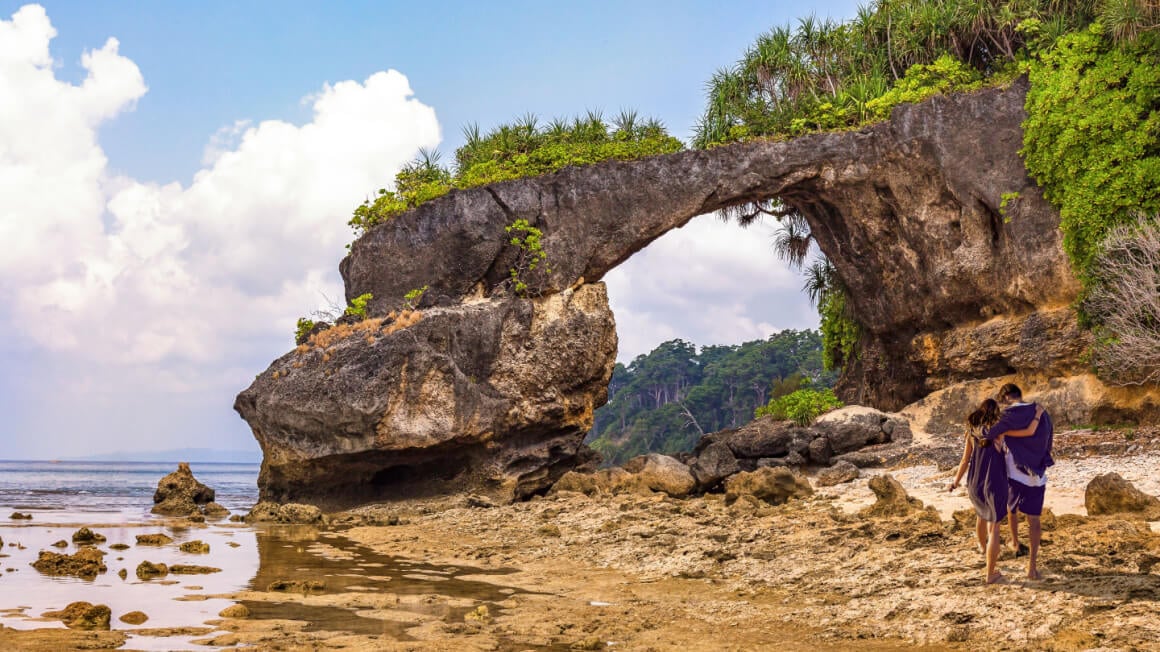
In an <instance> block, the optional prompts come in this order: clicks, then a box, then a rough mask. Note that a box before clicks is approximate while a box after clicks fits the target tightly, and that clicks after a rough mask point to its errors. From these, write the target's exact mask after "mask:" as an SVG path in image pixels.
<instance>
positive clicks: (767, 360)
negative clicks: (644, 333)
mask: <svg viewBox="0 0 1160 652" xmlns="http://www.w3.org/2000/svg"><path fill="white" fill-rule="evenodd" d="M834 381H835V374H833V373H829V372H826V371H824V370H823V368H822V342H821V336H820V335H819V334H818V333H817V332H816V331H808V330H807V331H794V330H786V331H781V332H779V333H776V334H774V335H771V336H770V337H769V339H767V340H756V341H753V342H746V343H744V344H740V345H734V346H704V347H701V349H700V351H699V352H698V350H697V347H696V346H694V345H693V344H691V343H689V342H685V341H682V340H672V341H669V342H665V343H663V344H661V345H659V346H658V347H657V348H656V349H654V350H653V351H651V352H650V353H648V354H646V355H640V356H637V358H636V359H635V360H633V361H632V363H631V364H629V365H628V366H625V365H622V364H617V365H616V368H615V370H614V371H613V374H612V381H611V383H609V388H608V392H609V399H608V404H607V405H605V406H604V407H602V408H600V409H599V410H597V411H596V416H595V424H594V425H593V428H592V431H591V432H590V433H589V435H588V439H587V441H588V443H589V445H590V446H592V448H594V449H596V450H597V451H599V452H600V453H601V454H602V455H603V456H604V459H605V462H606V463H609V464H620V463H623V462H625V461H627V460H629V459H631V458H633V457H635V456H637V455H641V454H644V453H651V452H658V453H678V452H682V451H689V450H692V448H693V446H694V445H696V443H697V441H698V440H700V438H701V436H702V435H703V434H707V433H710V432H715V431H717V430H722V429H724V428H735V427H738V426H741V425H744V424H746V423H748V422H749V421H750V420H751V419H752V418H753V413H754V410H756V409H757V408H759V407H761V406H763V405H765V404H766V403H767V402H768V401H769V400H770V398H771V397H777V396H783V395H786V394H790V393H792V392H794V391H796V390H798V389H800V388H801V387H803V386H805V385H809V386H811V387H816V388H825V387H828V386H830V385H832V384H833V382H834Z"/></svg>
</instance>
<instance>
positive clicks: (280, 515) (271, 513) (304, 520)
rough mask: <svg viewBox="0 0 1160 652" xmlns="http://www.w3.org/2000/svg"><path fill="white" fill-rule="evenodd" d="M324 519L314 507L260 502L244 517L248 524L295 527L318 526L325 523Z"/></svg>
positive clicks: (320, 512)
mask: <svg viewBox="0 0 1160 652" xmlns="http://www.w3.org/2000/svg"><path fill="white" fill-rule="evenodd" d="M325 521H326V517H325V516H324V515H323V513H322V510H320V509H318V508H317V507H315V506H314V505H302V504H298V503H288V504H286V505H279V504H277V503H271V502H260V503H258V504H257V505H254V507H253V508H252V509H250V513H249V514H248V515H247V516H246V522H248V523H287V524H296V525H320V524H323V523H325Z"/></svg>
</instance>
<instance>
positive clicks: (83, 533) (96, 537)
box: [72, 527, 106, 543]
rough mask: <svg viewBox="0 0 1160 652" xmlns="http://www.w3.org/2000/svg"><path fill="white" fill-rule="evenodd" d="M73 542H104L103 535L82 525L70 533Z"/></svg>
mask: <svg viewBox="0 0 1160 652" xmlns="http://www.w3.org/2000/svg"><path fill="white" fill-rule="evenodd" d="M72 540H73V543H104V542H105V540H106V539H105V535H103V534H100V533H97V532H93V531H92V530H90V529H89V528H87V527H83V528H81V529H79V530H77V531H76V532H73V535H72Z"/></svg>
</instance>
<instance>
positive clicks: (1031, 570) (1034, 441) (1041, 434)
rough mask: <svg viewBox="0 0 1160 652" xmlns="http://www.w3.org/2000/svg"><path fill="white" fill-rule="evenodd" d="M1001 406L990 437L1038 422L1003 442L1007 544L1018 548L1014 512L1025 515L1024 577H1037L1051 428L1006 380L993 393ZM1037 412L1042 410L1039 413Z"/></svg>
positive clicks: (1044, 415) (1046, 418) (1048, 419)
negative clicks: (1025, 572) (1020, 434)
mask: <svg viewBox="0 0 1160 652" xmlns="http://www.w3.org/2000/svg"><path fill="white" fill-rule="evenodd" d="M995 400H996V401H998V402H999V405H1001V406H1002V407H1003V414H1002V416H1000V417H999V422H998V423H996V424H995V425H994V426H992V427H991V430H990V434H991V436H992V437H998V436H999V435H1003V434H1004V433H1007V432H1011V431H1015V430H1020V429H1024V428H1028V427H1032V426H1033V422H1035V421H1038V426H1037V427H1035V429H1034V430H1033V431H1032V432H1031V434H1030V435H1023V436H1018V435H1014V434H1012V435H1010V436H1008V437H1005V441H1006V442H1007V481H1008V485H1009V491H1008V494H1007V496H1008V497H1007V519H1008V521H1009V522H1010V524H1011V544H1012V545H1013V546H1014V547H1015V549H1016V551H1017V553H1016V554H1017V555H1018V551H1019V550H1021V548H1020V546H1019V524H1018V522H1017V521H1016V513H1017V512H1018V513H1022V514H1023V516H1024V517H1026V518H1027V530H1028V532H1027V538H1028V543H1029V544H1030V548H1029V549H1028V553H1027V577H1028V578H1029V579H1032V580H1038V579H1040V578H1041V577H1042V576H1041V575H1040V573H1039V566H1038V564H1039V540H1040V534H1041V532H1042V530H1041V528H1040V524H1039V517H1040V515H1041V514H1042V513H1043V497H1044V494H1045V493H1046V491H1047V467H1049V466H1052V465H1054V464H1055V460H1053V459H1051V445H1052V442H1053V440H1054V439H1055V429H1054V426H1053V425H1052V423H1051V416H1050V415H1048V414H1047V412H1044V411H1043V408H1040V407H1038V406H1036V405H1035V404H1034V403H1024V402H1023V391H1022V390H1020V389H1019V387H1018V386H1016V385H1014V384H1012V383H1007V384H1006V385H1003V386H1002V387H1000V388H999V394H998V395H997V396H996V397H995ZM1040 413H1042V414H1041V415H1040Z"/></svg>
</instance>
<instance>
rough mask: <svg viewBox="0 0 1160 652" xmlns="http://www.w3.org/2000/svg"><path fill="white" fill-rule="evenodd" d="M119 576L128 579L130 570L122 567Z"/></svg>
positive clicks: (118, 572)
mask: <svg viewBox="0 0 1160 652" xmlns="http://www.w3.org/2000/svg"><path fill="white" fill-rule="evenodd" d="M117 576H118V577H120V578H121V579H127V578H128V577H129V571H127V570H125V569H124V568H122V569H121V570H119V571H117Z"/></svg>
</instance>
